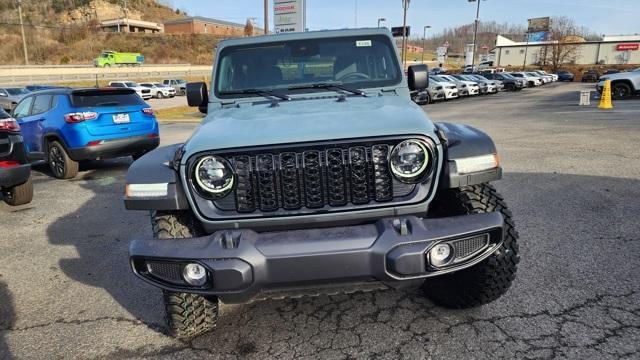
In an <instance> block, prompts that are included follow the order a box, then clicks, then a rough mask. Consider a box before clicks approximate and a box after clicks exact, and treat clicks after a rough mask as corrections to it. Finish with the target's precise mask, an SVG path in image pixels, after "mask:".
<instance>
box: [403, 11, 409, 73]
mask: <svg viewBox="0 0 640 360" xmlns="http://www.w3.org/2000/svg"><path fill="white" fill-rule="evenodd" d="M410 2H411V0H402V7H403V8H404V17H403V21H402V65H403V66H406V65H407V10H409V3H410Z"/></svg>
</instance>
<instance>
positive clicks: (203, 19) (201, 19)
mask: <svg viewBox="0 0 640 360" xmlns="http://www.w3.org/2000/svg"><path fill="white" fill-rule="evenodd" d="M192 21H199V22H206V23H213V24H220V25H227V26H233V27H241V28H244V24H238V23H234V22H231V21H225V20H218V19H212V18H206V17H203V16H191V17H186V18H182V19H177V20H169V21H165V22H164V24H183V23H188V22H192Z"/></svg>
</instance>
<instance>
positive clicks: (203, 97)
mask: <svg viewBox="0 0 640 360" xmlns="http://www.w3.org/2000/svg"><path fill="white" fill-rule="evenodd" d="M187 103H188V104H189V106H193V107H198V110H200V112H201V113H204V114H206V113H207V107H208V105H209V92H208V90H207V84H205V83H203V82H195V83H188V84H187Z"/></svg>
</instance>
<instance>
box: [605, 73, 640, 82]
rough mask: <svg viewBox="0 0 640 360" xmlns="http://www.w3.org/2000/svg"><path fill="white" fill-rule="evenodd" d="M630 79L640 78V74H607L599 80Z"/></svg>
mask: <svg viewBox="0 0 640 360" xmlns="http://www.w3.org/2000/svg"><path fill="white" fill-rule="evenodd" d="M629 77H640V72H637V71H632V72H619V73H615V74H607V75H602V76H600V78H599V79H598V80H600V81H604V80H618V79H628V78H629Z"/></svg>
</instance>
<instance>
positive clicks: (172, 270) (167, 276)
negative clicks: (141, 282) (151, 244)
mask: <svg viewBox="0 0 640 360" xmlns="http://www.w3.org/2000/svg"><path fill="white" fill-rule="evenodd" d="M147 271H149V274H150V275H152V276H153V277H156V278H158V279H160V280H164V281H167V282H170V283H173V284H184V283H185V282H184V280H183V279H182V265H181V264H179V263H168V262H155V261H148V262H147Z"/></svg>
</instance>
